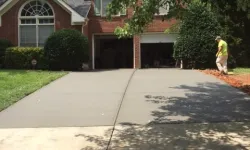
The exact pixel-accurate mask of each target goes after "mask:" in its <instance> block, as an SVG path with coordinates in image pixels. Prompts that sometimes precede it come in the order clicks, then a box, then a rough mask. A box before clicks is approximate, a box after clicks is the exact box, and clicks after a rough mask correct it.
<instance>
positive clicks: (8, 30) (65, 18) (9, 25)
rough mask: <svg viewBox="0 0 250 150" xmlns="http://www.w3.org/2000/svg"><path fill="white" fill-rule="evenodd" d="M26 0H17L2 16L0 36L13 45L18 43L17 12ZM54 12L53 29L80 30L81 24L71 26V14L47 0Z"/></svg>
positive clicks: (51, 0)
mask: <svg viewBox="0 0 250 150" xmlns="http://www.w3.org/2000/svg"><path fill="white" fill-rule="evenodd" d="M25 1H26V0H19V1H18V2H17V4H16V5H14V6H13V7H12V8H11V9H10V10H9V11H7V12H6V13H5V14H4V15H3V16H2V26H1V27H0V38H7V39H9V40H10V41H11V42H12V43H13V44H14V45H18V15H19V14H18V13H19V9H20V8H21V6H22V5H23V4H24V2H25ZM48 1H49V3H50V5H51V6H52V7H53V9H54V12H55V29H56V30H59V29H63V28H73V29H77V30H79V31H81V29H82V26H81V25H77V26H71V16H70V14H69V13H68V12H66V11H65V10H64V9H62V8H61V6H59V5H58V4H57V3H55V2H54V1H53V0H48Z"/></svg>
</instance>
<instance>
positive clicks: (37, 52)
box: [4, 47, 47, 69]
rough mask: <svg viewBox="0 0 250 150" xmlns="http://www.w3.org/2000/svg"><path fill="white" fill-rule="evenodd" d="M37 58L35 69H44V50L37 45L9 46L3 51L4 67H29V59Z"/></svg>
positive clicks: (30, 66) (45, 66)
mask: <svg viewBox="0 0 250 150" xmlns="http://www.w3.org/2000/svg"><path fill="white" fill-rule="evenodd" d="M33 59H36V60H37V65H36V69H46V68H47V65H46V60H45V58H44V51H43V49H42V48H38V47H10V48H7V50H6V53H5V61H4V65H5V68H9V69H31V68H32V65H31V61H32V60H33Z"/></svg>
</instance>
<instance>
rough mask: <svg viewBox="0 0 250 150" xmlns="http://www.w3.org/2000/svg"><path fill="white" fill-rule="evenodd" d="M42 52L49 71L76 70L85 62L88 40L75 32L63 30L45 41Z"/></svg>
mask: <svg viewBox="0 0 250 150" xmlns="http://www.w3.org/2000/svg"><path fill="white" fill-rule="evenodd" d="M44 50H45V57H46V58H47V60H48V65H49V68H50V69H52V70H61V69H63V70H77V69H79V68H80V67H81V64H82V63H83V62H86V61H87V56H88V40H87V38H86V37H85V36H83V35H82V33H81V32H79V31H77V30H72V29H63V30H59V31H57V32H54V33H53V34H52V35H51V36H50V37H49V38H48V39H47V41H46V43H45V47H44Z"/></svg>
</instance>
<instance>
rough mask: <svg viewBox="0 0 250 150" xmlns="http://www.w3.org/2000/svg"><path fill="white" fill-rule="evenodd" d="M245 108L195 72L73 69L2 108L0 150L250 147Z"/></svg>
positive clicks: (247, 104)
mask: <svg viewBox="0 0 250 150" xmlns="http://www.w3.org/2000/svg"><path fill="white" fill-rule="evenodd" d="M249 108H250V97H249V96H247V95H246V94H244V93H242V92H240V91H239V90H237V89H234V88H232V87H230V86H228V85H227V84H225V83H224V82H222V81H219V80H217V79H215V78H214V77H212V76H208V75H205V74H202V73H200V72H198V71H192V70H178V69H146V70H126V69H125V70H113V71H99V72H97V71H96V72H85V73H70V74H69V75H67V76H65V77H63V78H61V79H59V80H57V81H55V82H53V83H51V84H49V85H48V86H46V87H44V88H42V89H40V90H38V91H37V92H35V93H33V94H31V95H30V96H28V97H26V98H24V99H23V100H21V101H19V102H18V103H16V104H15V105H13V106H11V107H9V108H8V109H6V110H4V111H2V112H1V113H0V149H4V150H17V149H22V150H24V149H27V150H30V149H34V150H37V149H39V150H40V149H41V150H57V149H58V150H68V149H71V150H84V149H86V150H87V149H103V150H104V149H112V150H120V149H122V150H123V149H129V148H131V149H142V150H148V149H150V150H151V149H153V150H156V149H157V150H158V149H162V150H166V149H250V143H249V141H250V123H249V121H250V109H249Z"/></svg>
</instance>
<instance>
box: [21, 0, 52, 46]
mask: <svg viewBox="0 0 250 150" xmlns="http://www.w3.org/2000/svg"><path fill="white" fill-rule="evenodd" d="M54 26H55V25H54V13H53V10H52V8H51V7H50V6H49V4H47V3H46V2H45V1H43V0H41V1H39V0H33V1H29V2H28V3H25V4H24V5H23V7H22V8H21V10H20V15H19V45H20V46H36V47H43V46H44V43H45V41H46V39H47V38H48V37H49V36H50V34H51V33H53V32H54Z"/></svg>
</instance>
